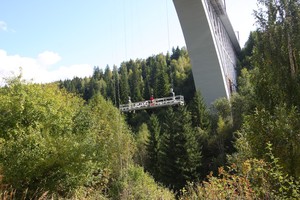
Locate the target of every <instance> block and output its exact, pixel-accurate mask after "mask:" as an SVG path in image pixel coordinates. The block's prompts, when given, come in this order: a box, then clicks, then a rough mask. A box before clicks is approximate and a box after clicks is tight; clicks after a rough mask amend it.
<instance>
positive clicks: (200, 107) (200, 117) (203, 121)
mask: <svg viewBox="0 0 300 200" xmlns="http://www.w3.org/2000/svg"><path fill="white" fill-rule="evenodd" d="M189 110H190V111H191V115H192V124H193V126H194V127H199V128H201V129H202V130H208V129H209V127H210V121H209V113H208V110H207V108H206V105H205V102H204V99H203V97H202V96H201V93H200V92H199V91H198V92H195V95H194V98H193V100H192V101H191V103H190V106H189Z"/></svg>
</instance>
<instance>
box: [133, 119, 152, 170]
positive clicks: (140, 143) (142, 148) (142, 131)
mask: <svg viewBox="0 0 300 200" xmlns="http://www.w3.org/2000/svg"><path fill="white" fill-rule="evenodd" d="M149 138H150V133H149V130H148V127H147V124H142V125H141V126H140V128H139V131H138V133H137V135H136V146H137V150H136V154H135V160H136V163H138V164H140V165H141V166H146V163H147V157H148V151H147V147H148V146H147V144H148V143H149Z"/></svg>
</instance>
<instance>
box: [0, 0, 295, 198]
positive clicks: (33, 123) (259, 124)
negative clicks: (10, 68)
mask: <svg viewBox="0 0 300 200" xmlns="http://www.w3.org/2000/svg"><path fill="white" fill-rule="evenodd" d="M258 5H259V9H258V10H257V11H255V17H256V20H257V30H256V31H253V32H251V33H250V35H249V39H248V41H247V43H246V44H245V47H244V48H243V49H242V51H241V53H240V55H239V60H240V62H239V67H238V72H237V73H238V77H239V78H238V91H237V92H235V93H233V94H232V95H231V97H230V99H229V100H228V99H227V98H220V99H217V100H215V101H214V102H213V103H212V104H211V105H206V104H205V103H204V100H203V97H202V95H201V91H196V89H195V86H194V80H193V74H192V71H191V67H192V66H191V64H190V59H189V55H188V52H187V50H186V48H185V47H182V48H179V47H176V48H173V49H172V52H169V53H167V54H166V55H164V54H162V53H161V54H158V55H152V56H149V57H148V58H146V59H136V60H129V61H124V62H122V63H121V64H120V66H119V67H118V66H112V67H110V66H106V67H105V68H101V67H98V66H95V68H94V72H93V74H92V76H90V77H85V78H79V77H74V78H73V79H70V80H61V81H58V82H53V83H47V84H35V83H31V82H28V81H24V80H23V79H22V73H20V75H19V76H16V77H7V78H6V85H4V86H2V87H1V88H0V113H1V115H0V127H1V128H0V198H1V199H151V200H152V199H180V200H187V199H300V182H299V181H300V110H299V108H300V69H299V67H300V3H299V2H298V1H296V0H278V1H271V0H258ZM171 89H173V90H174V92H175V94H178V95H183V96H184V98H185V105H184V106H168V107H162V108H155V109H151V110H150V109H149V110H139V111H135V112H126V113H121V112H120V111H119V109H118V107H119V105H120V104H124V103H127V102H128V98H129V97H130V98H131V101H132V102H136V101H142V100H149V99H150V96H151V95H153V96H154V97H155V98H159V97H168V96H171V95H172V94H171V93H170V91H171Z"/></svg>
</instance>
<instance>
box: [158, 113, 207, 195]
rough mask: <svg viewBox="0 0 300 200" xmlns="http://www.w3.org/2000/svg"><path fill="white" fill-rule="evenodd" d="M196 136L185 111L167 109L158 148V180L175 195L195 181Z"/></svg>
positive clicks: (197, 164) (198, 158)
mask: <svg viewBox="0 0 300 200" xmlns="http://www.w3.org/2000/svg"><path fill="white" fill-rule="evenodd" d="M196 133H197V132H196V131H195V130H194V129H193V128H192V126H191V116H190V113H189V112H187V110H186V108H182V107H180V108H178V111H177V112H173V110H172V109H171V108H170V109H168V111H167V113H166V124H165V127H164V132H163V135H162V138H161V140H160V144H159V152H158V163H159V170H160V176H159V180H161V181H162V182H163V183H164V184H165V185H167V186H169V187H171V188H173V189H175V190H177V191H178V190H179V189H181V188H182V187H183V186H184V185H185V184H186V182H187V181H192V180H195V179H197V178H198V177H199V171H198V170H199V167H200V165H201V157H202V156H201V148H200V144H199V141H198V140H197V135H196Z"/></svg>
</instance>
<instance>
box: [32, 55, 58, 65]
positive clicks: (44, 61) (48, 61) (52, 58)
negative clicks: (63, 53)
mask: <svg viewBox="0 0 300 200" xmlns="http://www.w3.org/2000/svg"><path fill="white" fill-rule="evenodd" d="M37 60H38V62H39V63H40V64H41V65H43V66H49V65H53V64H56V63H57V62H59V61H60V60H61V57H60V56H59V55H58V54H57V53H54V52H51V51H44V52H43V53H40V54H39V55H38V57H37Z"/></svg>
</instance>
